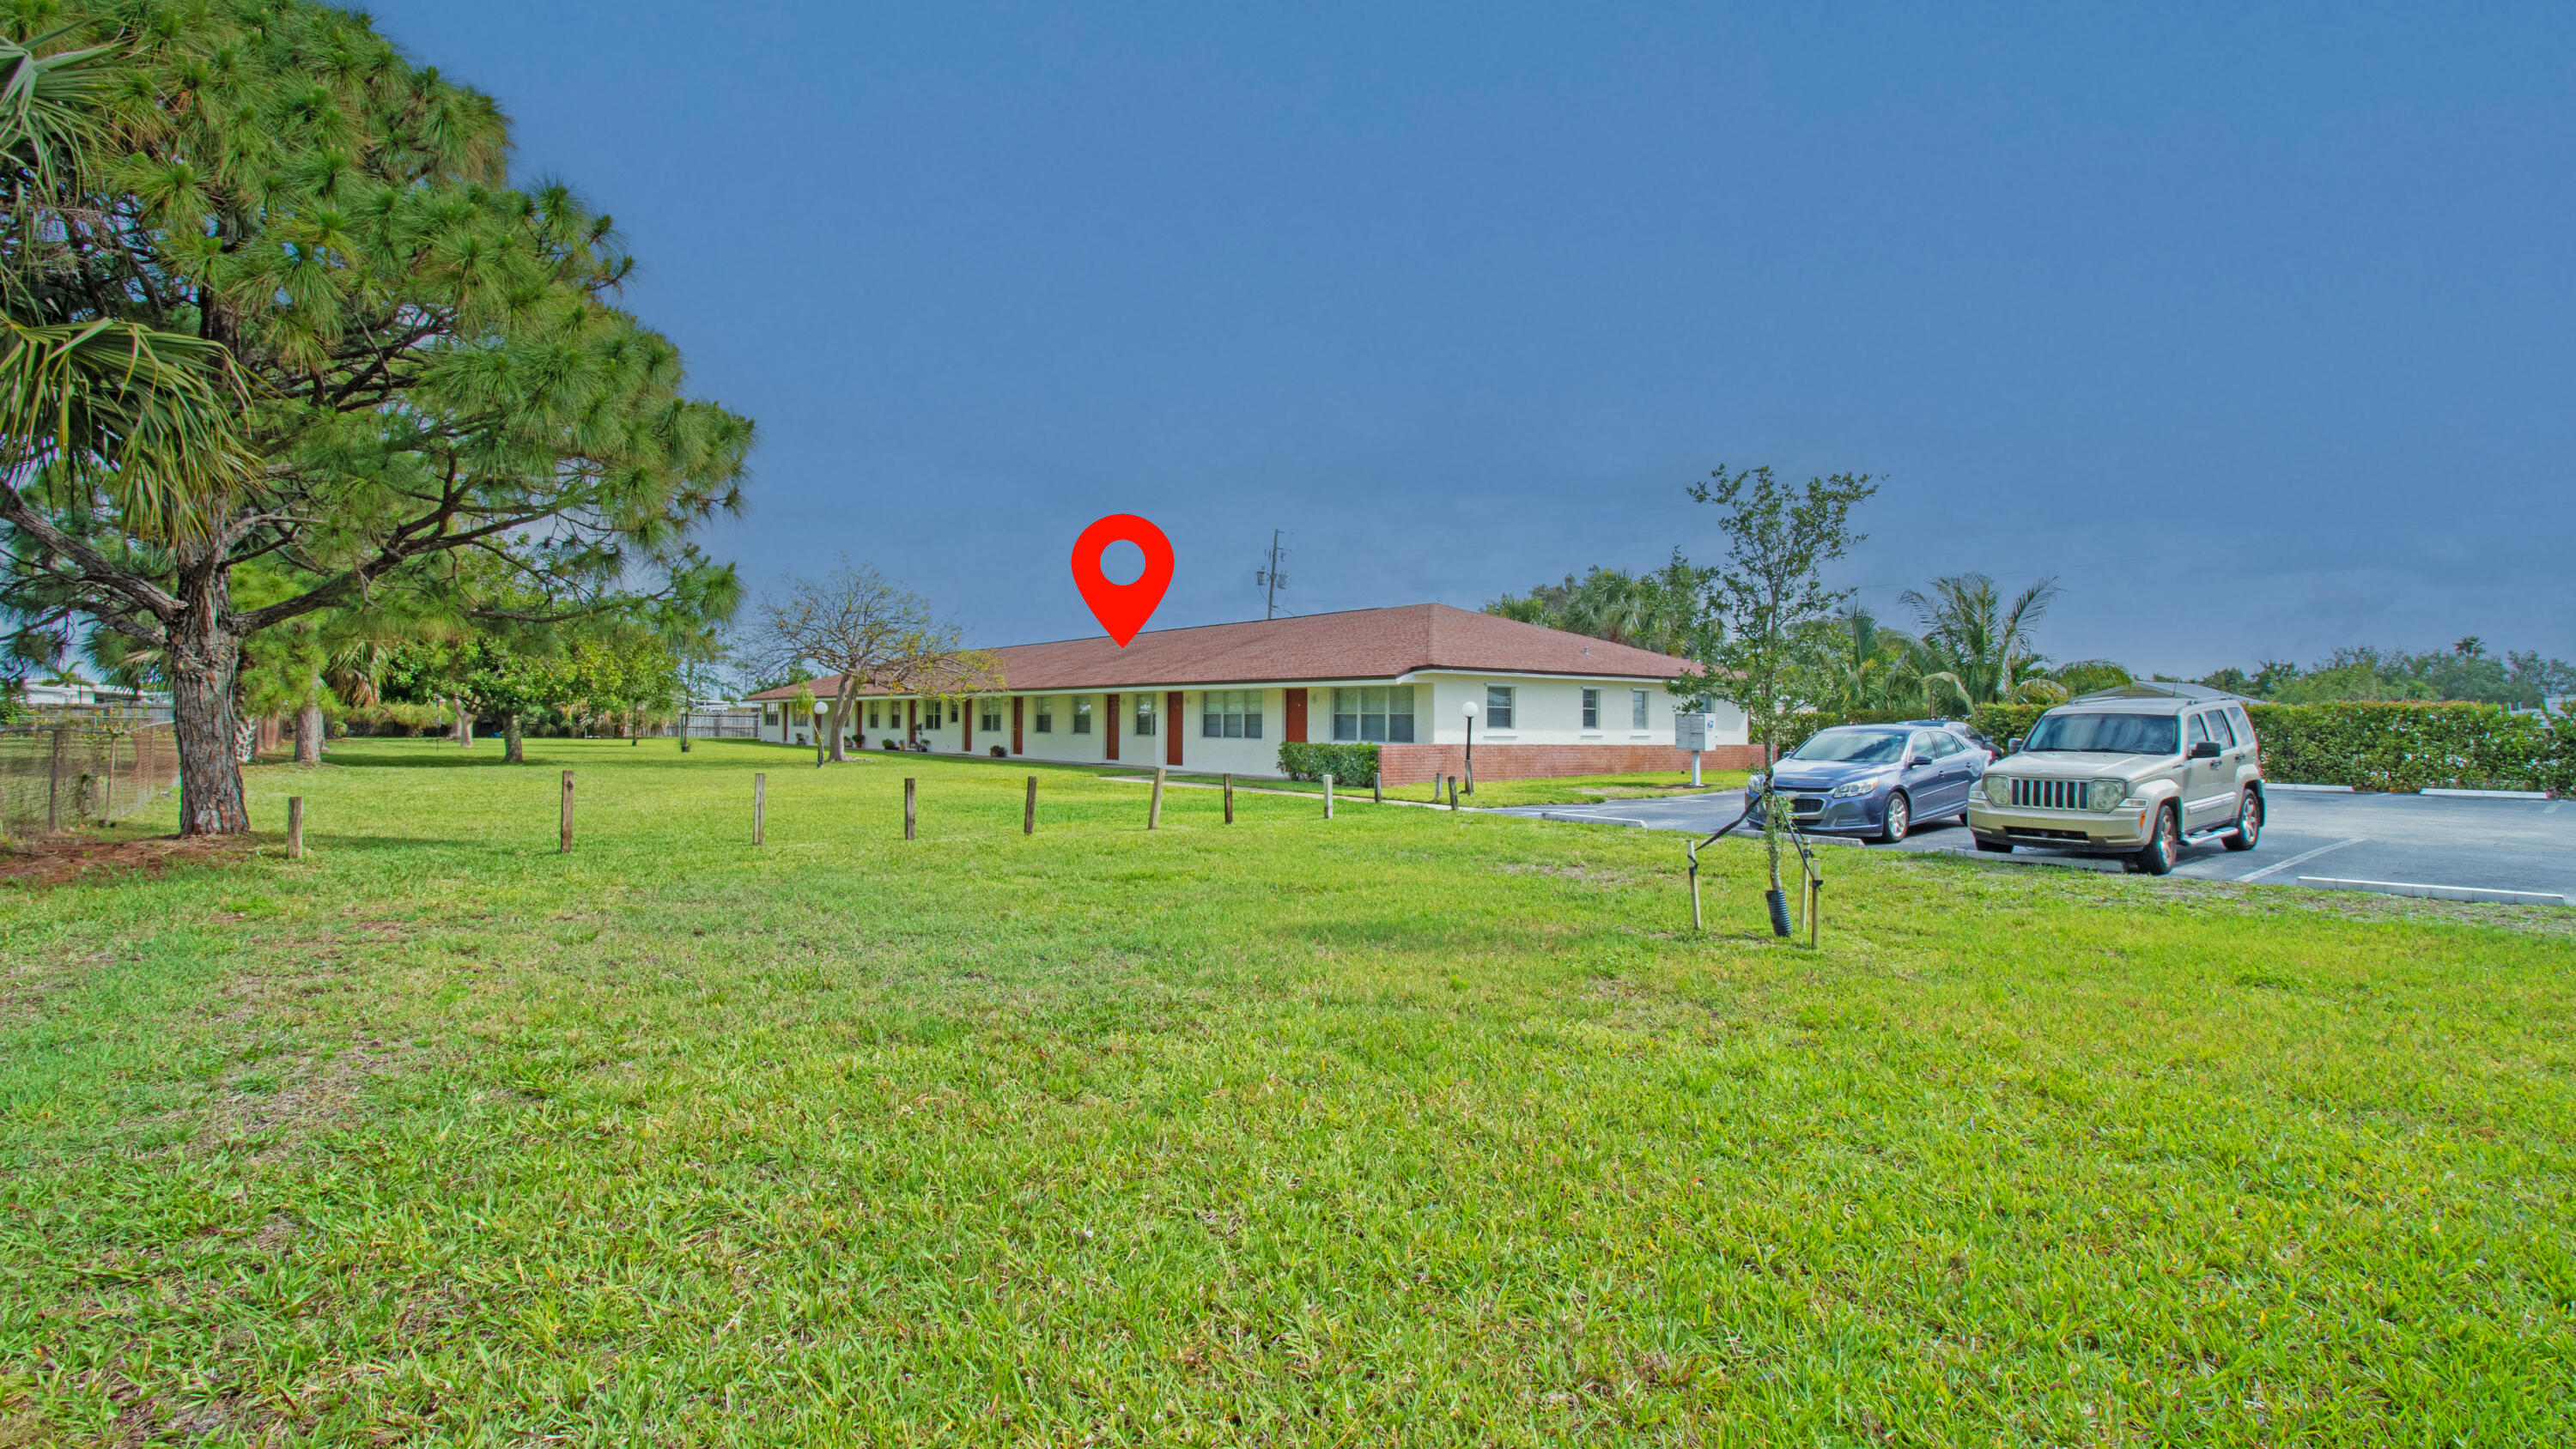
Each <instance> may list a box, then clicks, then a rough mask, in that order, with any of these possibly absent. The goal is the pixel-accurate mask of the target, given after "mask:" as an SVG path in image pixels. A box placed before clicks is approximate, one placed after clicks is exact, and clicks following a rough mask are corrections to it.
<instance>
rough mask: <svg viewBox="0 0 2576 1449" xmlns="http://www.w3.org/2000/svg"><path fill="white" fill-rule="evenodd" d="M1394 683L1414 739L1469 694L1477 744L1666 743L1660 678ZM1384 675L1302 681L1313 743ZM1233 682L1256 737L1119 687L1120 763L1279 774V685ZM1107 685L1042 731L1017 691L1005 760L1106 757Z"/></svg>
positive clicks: (953, 748) (985, 743)
mask: <svg viewBox="0 0 2576 1449" xmlns="http://www.w3.org/2000/svg"><path fill="white" fill-rule="evenodd" d="M1392 682H1393V683H1396V684H1404V685H1410V686H1412V687H1413V689H1414V690H1415V696H1414V740H1415V742H1416V743H1436V744H1456V743H1460V742H1462V741H1464V740H1465V739H1466V738H1467V721H1466V718H1465V713H1464V711H1463V710H1462V709H1461V706H1462V705H1465V704H1468V703H1470V702H1472V703H1473V704H1475V706H1476V708H1477V715H1476V725H1475V733H1476V739H1477V741H1478V742H1479V743H1483V742H1485V741H1489V740H1490V741H1492V742H1494V743H1496V744H1535V745H1552V744H1565V745H1573V744H1609V745H1670V744H1672V743H1673V712H1674V708H1675V701H1674V699H1673V697H1672V696H1671V695H1670V694H1669V693H1668V692H1667V691H1666V690H1665V689H1664V688H1663V687H1662V686H1661V685H1660V684H1654V683H1647V682H1642V681H1633V680H1600V679H1596V680H1583V679H1569V678H1564V677H1548V676H1538V675H1521V674H1508V673H1495V674H1467V673H1461V672H1453V671H1428V670H1426V671H1421V672H1419V673H1416V674H1413V675H1409V676H1407V677H1406V678H1404V679H1402V680H1397V681H1392ZM1388 683H1390V681H1386V680H1366V679H1354V680H1319V681H1316V682H1313V683H1310V684H1307V685H1305V686H1303V688H1305V690H1306V691H1307V714H1306V738H1308V739H1309V740H1317V741H1329V740H1331V739H1332V738H1333V694H1332V692H1333V690H1334V689H1335V688H1336V687H1341V688H1366V687H1383V686H1385V685H1387V684H1388ZM1496 685H1500V686H1504V687H1507V688H1509V689H1511V690H1512V691H1513V711H1512V713H1513V718H1512V725H1511V728H1509V729H1494V728H1490V727H1489V726H1488V725H1487V724H1486V722H1485V706H1486V690H1487V689H1488V688H1489V687H1492V686H1496ZM1235 687H1237V688H1245V689H1258V690H1259V691H1260V694H1261V738H1259V739H1257V740H1255V739H1224V738H1211V737H1209V736H1208V735H1207V734H1206V733H1205V732H1204V730H1203V727H1202V716H1203V710H1202V706H1203V703H1204V700H1205V696H1206V693H1207V691H1206V690H1204V689H1185V690H1183V691H1181V694H1182V696H1183V700H1184V709H1183V711H1182V712H1181V714H1180V715H1179V716H1178V717H1174V716H1173V715H1172V714H1171V712H1170V709H1169V704H1168V701H1169V696H1170V694H1171V691H1169V690H1163V689H1156V690H1151V691H1132V690H1121V691H1118V694H1119V710H1118V718H1117V720H1116V721H1115V728H1116V729H1117V730H1118V732H1119V735H1118V756H1119V758H1118V763H1119V764H1121V765H1137V766H1143V767H1147V768H1150V767H1152V766H1155V765H1159V764H1162V763H1164V762H1165V760H1166V759H1167V757H1168V756H1167V739H1166V732H1168V731H1170V730H1173V729H1179V730H1181V731H1182V732H1183V733H1182V739H1181V766H1180V768H1182V769H1185V770H1192V771H1207V772H1209V773H1212V774H1224V773H1230V774H1236V775H1276V774H1277V773H1278V772H1279V745H1280V742H1281V741H1282V740H1284V739H1286V738H1287V729H1288V715H1287V690H1286V687H1285V686H1280V685H1241V686H1235ZM1586 688H1593V689H1598V690H1599V691H1601V706H1600V722H1599V725H1598V727H1596V728H1593V729H1586V728H1584V727H1583V691H1584V690H1585V689H1586ZM1634 689H1644V690H1645V691H1646V725H1645V728H1643V729H1639V728H1636V727H1635V725H1634V724H1633V723H1632V719H1633V713H1632V701H1631V697H1630V691H1631V690H1634ZM1140 692H1142V693H1150V694H1151V695H1152V696H1153V698H1154V704H1155V733H1154V734H1152V735H1138V734H1137V733H1135V728H1136V725H1135V713H1134V700H1135V697H1136V695H1137V694H1138V693H1140ZM1104 694H1105V691H1091V692H1088V693H1087V694H1083V695H1080V696H1077V694H1076V693H1075V692H1070V691H1067V692H1050V693H1048V694H1047V695H1046V696H1045V697H1046V698H1048V699H1050V700H1052V701H1053V703H1054V711H1053V712H1054V716H1055V728H1054V729H1053V730H1052V731H1050V732H1048V733H1045V734H1040V733H1039V732H1038V729H1037V714H1038V711H1037V702H1038V699H1039V696H1038V695H1036V694H1027V695H1021V696H1019V698H1020V699H1021V701H1022V704H1021V709H1022V711H1023V713H1022V715H1021V719H1022V727H1021V731H1020V742H1021V746H1022V748H1021V751H1020V753H1019V754H1018V755H1016V756H1012V758H1018V759H1029V760H1044V761H1048V762H1050V763H1056V764H1103V763H1107V761H1108V752H1107V748H1106V745H1107V740H1106V731H1107V730H1108V729H1109V728H1111V727H1112V722H1111V721H1110V719H1109V716H1108V712H1107V707H1106V703H1105V700H1104V697H1103V696H1104ZM1077 697H1086V698H1088V699H1089V700H1090V701H1091V709H1092V730H1091V733H1089V734H1075V733H1073V719H1074V707H1073V705H1074V700H1075V699H1076V698H1077ZM902 703H903V702H902V701H900V700H887V701H882V702H881V704H880V708H881V709H882V710H883V711H884V713H883V714H882V715H881V716H880V718H881V720H882V721H883V723H881V724H878V725H874V726H871V725H869V724H868V723H867V716H866V713H865V711H866V708H867V702H866V701H864V700H863V701H861V702H860V711H861V713H860V717H859V729H860V732H861V733H863V734H865V735H866V736H867V742H868V748H869V749H870V750H872V751H873V750H876V749H877V748H878V746H879V743H880V741H882V740H883V739H886V738H888V737H891V738H894V739H898V740H899V739H902V738H904V727H903V725H902V723H901V718H902V717H901V715H900V714H899V713H897V711H899V710H900V709H901V707H902ZM1000 706H1001V707H1000V709H999V710H998V711H997V713H998V714H999V716H1000V719H1001V728H999V729H997V730H987V729H985V728H983V726H982V723H981V720H980V717H978V718H976V719H974V720H972V721H971V722H972V723H973V724H974V726H975V728H974V729H973V732H972V733H973V747H972V752H973V753H974V754H976V755H979V756H985V755H989V753H990V751H991V749H992V747H993V746H994V745H996V744H998V745H1001V746H1002V747H1003V748H1004V749H1005V750H1008V749H1009V747H1010V743H1011V702H1010V697H1009V696H1004V697H1002V698H1001V700H1000ZM773 707H774V708H776V709H777V712H778V717H779V722H778V723H777V724H774V725H773V724H770V723H768V716H767V715H764V716H763V724H762V728H761V738H763V739H767V740H785V741H788V742H791V743H811V741H812V738H813V737H812V734H811V733H810V730H809V729H806V728H799V727H798V725H799V722H797V721H793V720H788V719H786V718H785V714H786V710H785V708H784V706H773ZM923 708H924V710H925V711H927V710H928V708H929V705H928V704H927V703H926V702H925V704H924V705H923ZM974 708H975V705H974V703H973V702H972V701H969V702H967V703H966V704H965V706H964V708H963V709H961V712H960V719H959V722H958V723H955V724H952V723H950V722H949V721H948V719H947V716H946V713H945V711H944V710H943V711H942V713H941V715H940V721H939V724H938V725H937V726H936V727H935V728H934V727H932V726H929V725H925V726H924V727H923V728H922V730H921V737H922V738H923V739H924V740H926V741H928V742H929V744H930V747H931V749H932V751H933V752H935V753H938V754H955V753H958V752H959V751H960V749H961V748H962V747H963V745H964V737H965V735H966V731H965V729H964V728H963V726H964V725H965V724H967V723H969V722H970V721H969V720H968V718H967V717H966V714H965V710H972V709H974ZM1712 712H1713V713H1715V714H1716V715H1717V716H1718V718H1719V727H1720V736H1719V740H1718V742H1719V743H1726V744H1742V743H1745V741H1746V734H1745V727H1744V715H1743V712H1742V711H1740V710H1738V709H1736V708H1735V707H1734V706H1733V705H1730V704H1726V703H1724V702H1719V703H1718V704H1716V705H1715V706H1714V707H1713V710H1712Z"/></svg>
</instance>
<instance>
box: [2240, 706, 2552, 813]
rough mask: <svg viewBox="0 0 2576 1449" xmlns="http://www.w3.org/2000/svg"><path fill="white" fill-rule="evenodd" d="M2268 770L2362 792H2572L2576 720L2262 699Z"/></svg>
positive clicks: (2257, 716) (2493, 710) (2482, 710)
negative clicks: (2280, 702) (2501, 790)
mask: <svg viewBox="0 0 2576 1449" xmlns="http://www.w3.org/2000/svg"><path fill="white" fill-rule="evenodd" d="M2245 712H2246V713H2247V714H2248V715H2250V716H2252V717H2253V720H2254V732H2255V734H2257V735H2259V736H2260V737H2261V738H2262V741H2263V774H2264V775H2265V777H2266V778H2269V779H2274V780H2293V781H2297V782H2300V783H2302V784H2311V785H2350V786H2352V787H2353V788H2355V789H2358V790H2399V791H2404V790H2422V789H2427V788H2432V789H2465V790H2477V789H2504V790H2565V789H2567V788H2569V786H2570V785H2571V784H2576V780H2571V779H2570V775H2571V765H2576V758H2571V755H2570V751H2569V747H2570V746H2571V745H2576V722H2571V721H2569V720H2567V719H2565V718H2564V717H2560V718H2556V719H2552V718H2549V717H2546V716H2542V715H2536V714H2511V713H2508V712H2506V710H2505V709H2504V708H2503V707H2502V706H2499V705H2492V704H2466V703H2449V704H2429V703H2413V702H2393V701H2392V702H2383V701H2371V702H2362V701H2351V702H2343V703H2335V704H2255V705H2248V706H2246V709H2245Z"/></svg>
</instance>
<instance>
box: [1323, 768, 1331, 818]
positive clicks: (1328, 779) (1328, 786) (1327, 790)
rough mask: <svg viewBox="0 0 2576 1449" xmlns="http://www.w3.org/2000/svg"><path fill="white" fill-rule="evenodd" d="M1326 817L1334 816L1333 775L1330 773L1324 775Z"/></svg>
mask: <svg viewBox="0 0 2576 1449" xmlns="http://www.w3.org/2000/svg"><path fill="white" fill-rule="evenodd" d="M1324 818H1325V819H1327V820H1330V819H1332V818H1333V777H1332V776H1330V775H1326V776H1325V777H1324Z"/></svg>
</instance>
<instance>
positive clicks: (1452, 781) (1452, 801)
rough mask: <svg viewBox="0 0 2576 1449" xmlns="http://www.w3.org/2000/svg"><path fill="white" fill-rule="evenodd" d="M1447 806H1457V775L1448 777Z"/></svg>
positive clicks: (1452, 807) (1451, 807)
mask: <svg viewBox="0 0 2576 1449" xmlns="http://www.w3.org/2000/svg"><path fill="white" fill-rule="evenodd" d="M1449 808H1450V809H1452V810H1455V809H1457V808H1458V777H1457V776H1455V775H1452V776H1450V777H1449Z"/></svg>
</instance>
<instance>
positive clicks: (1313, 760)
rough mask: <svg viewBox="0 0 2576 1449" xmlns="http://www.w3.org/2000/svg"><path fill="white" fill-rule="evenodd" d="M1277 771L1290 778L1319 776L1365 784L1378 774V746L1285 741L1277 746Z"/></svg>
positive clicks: (1353, 783) (1341, 783) (1339, 782)
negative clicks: (1291, 742) (1288, 742)
mask: <svg viewBox="0 0 2576 1449" xmlns="http://www.w3.org/2000/svg"><path fill="white" fill-rule="evenodd" d="M1279 773H1280V774H1283V775H1285V776H1287V777H1288V778H1289V779H1291V780H1320V779H1322V778H1324V777H1325V776H1326V775H1330V776H1332V777H1333V781H1334V783H1335V784H1340V785H1365V784H1367V783H1368V782H1369V781H1371V780H1374V779H1376V778H1377V746H1375V745H1321V744H1314V743H1311V742H1309V743H1306V744H1286V745H1281V746H1280V747H1279Z"/></svg>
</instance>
